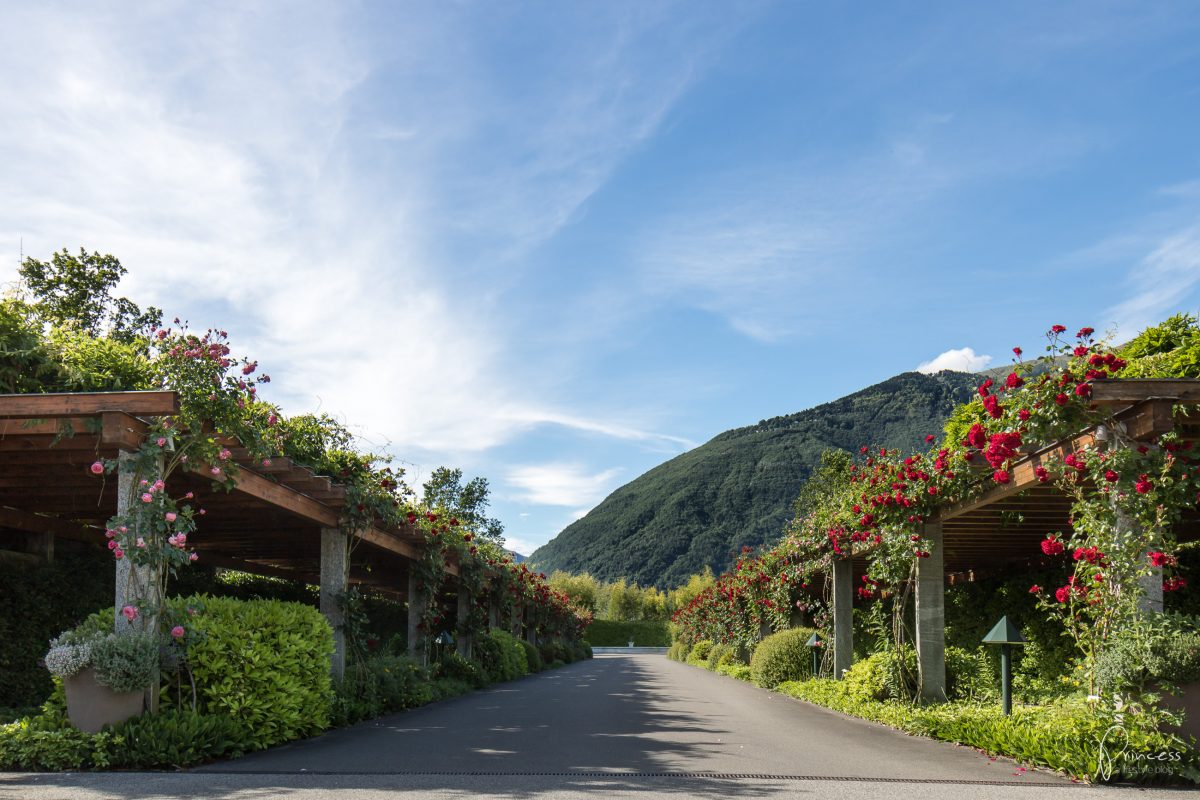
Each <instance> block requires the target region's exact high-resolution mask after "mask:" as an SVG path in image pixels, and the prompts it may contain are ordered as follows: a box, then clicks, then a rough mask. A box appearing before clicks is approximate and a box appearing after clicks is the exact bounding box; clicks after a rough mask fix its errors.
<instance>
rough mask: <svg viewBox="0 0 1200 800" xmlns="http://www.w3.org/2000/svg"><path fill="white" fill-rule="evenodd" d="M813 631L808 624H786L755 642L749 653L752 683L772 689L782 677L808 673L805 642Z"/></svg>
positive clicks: (808, 654)
mask: <svg viewBox="0 0 1200 800" xmlns="http://www.w3.org/2000/svg"><path fill="white" fill-rule="evenodd" d="M815 632H816V631H815V630H813V629H812V628H789V629H787V630H783V631H779V632H778V633H773V634H771V635H770V636H768V637H767V638H765V639H763V640H762V641H761V642H759V643H758V647H756V648H754V654H753V655H752V656H751V657H750V677H751V679H752V680H753V681H754V683H755V684H756V685H758V686H762V687H764V688H767V689H773V688H775V687H776V686H778V685H779V684H781V683H783V682H784V681H795V680H802V679H804V678H809V677H812V650H810V649H809V647H808V645H807V642H808V639H809V637H811V636H812V635H813V634H814V633H815Z"/></svg>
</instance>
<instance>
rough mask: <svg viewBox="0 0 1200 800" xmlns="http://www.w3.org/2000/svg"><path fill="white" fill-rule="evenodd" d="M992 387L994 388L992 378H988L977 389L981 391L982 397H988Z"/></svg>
mask: <svg viewBox="0 0 1200 800" xmlns="http://www.w3.org/2000/svg"><path fill="white" fill-rule="evenodd" d="M991 388H992V379H991V378H988V379H987V380H986V381H984V382H983V383H981V384H979V388H978V389H976V390H975V391H977V392H979V396H980V397H987V396H988V389H991Z"/></svg>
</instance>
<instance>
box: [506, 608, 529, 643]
mask: <svg viewBox="0 0 1200 800" xmlns="http://www.w3.org/2000/svg"><path fill="white" fill-rule="evenodd" d="M524 626H525V606H522V605H514V606H513V612H512V625H511V628H510V630H509V633H511V634H512V635H513V636H514V637H515V638H517V639H520V638H522V629H523V628H524Z"/></svg>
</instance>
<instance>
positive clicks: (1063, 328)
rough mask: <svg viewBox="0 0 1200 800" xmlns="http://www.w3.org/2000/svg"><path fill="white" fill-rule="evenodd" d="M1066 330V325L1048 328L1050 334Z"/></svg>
mask: <svg viewBox="0 0 1200 800" xmlns="http://www.w3.org/2000/svg"><path fill="white" fill-rule="evenodd" d="M1066 329H1067V326H1066V325H1052V326H1050V332H1051V333H1063V332H1064V331H1066Z"/></svg>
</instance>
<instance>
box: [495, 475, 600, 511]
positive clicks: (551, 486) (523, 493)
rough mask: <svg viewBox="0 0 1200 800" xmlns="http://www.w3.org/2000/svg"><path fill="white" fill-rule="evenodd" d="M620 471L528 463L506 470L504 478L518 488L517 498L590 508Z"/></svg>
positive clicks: (553, 504) (540, 502) (546, 503)
mask: <svg viewBox="0 0 1200 800" xmlns="http://www.w3.org/2000/svg"><path fill="white" fill-rule="evenodd" d="M620 473H621V470H619V469H608V470H604V471H602V472H589V471H588V469H587V468H586V467H585V466H583V465H582V464H570V463H555V464H530V465H525V466H518V467H513V468H511V469H509V471H508V473H507V474H506V475H505V480H506V481H507V482H508V483H509V484H510V485H512V486H515V487H516V488H517V489H519V490H520V493H519V495H518V499H519V500H523V501H525V502H529V503H539V504H542V505H551V506H585V505H586V506H587V507H588V508H589V509H590V508H591V507H592V506H594V505H595V504H596V503H598V502H600V500H602V499H604V496H605V495H606V494H608V492H609V491H611V490H612V488H613V485H612V484H613V479H614V478H616V477H617V475H619V474H620ZM584 513H587V511H586V510H585V511H584ZM580 516H582V514H580Z"/></svg>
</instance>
